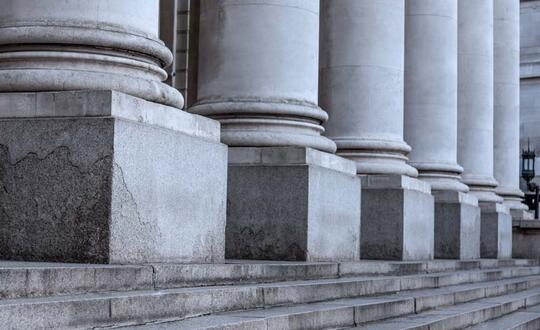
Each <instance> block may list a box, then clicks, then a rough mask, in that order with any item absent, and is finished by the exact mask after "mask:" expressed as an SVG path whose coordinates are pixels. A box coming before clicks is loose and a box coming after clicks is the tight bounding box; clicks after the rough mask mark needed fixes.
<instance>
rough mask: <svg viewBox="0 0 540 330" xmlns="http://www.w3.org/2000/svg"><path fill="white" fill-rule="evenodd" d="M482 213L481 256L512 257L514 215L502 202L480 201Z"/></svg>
mask: <svg viewBox="0 0 540 330" xmlns="http://www.w3.org/2000/svg"><path fill="white" fill-rule="evenodd" d="M479 205H480V209H481V211H482V213H481V229H480V256H481V257H482V258H497V259H504V258H511V257H512V216H511V215H510V212H509V210H508V208H507V207H506V206H504V205H502V204H500V203H479Z"/></svg>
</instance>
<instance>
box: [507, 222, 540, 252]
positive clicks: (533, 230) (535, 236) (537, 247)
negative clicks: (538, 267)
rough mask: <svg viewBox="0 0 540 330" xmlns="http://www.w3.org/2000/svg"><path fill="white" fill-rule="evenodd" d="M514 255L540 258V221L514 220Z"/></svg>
mask: <svg viewBox="0 0 540 330" xmlns="http://www.w3.org/2000/svg"><path fill="white" fill-rule="evenodd" d="M512 256H513V257H516V258H525V257H527V256H530V258H535V259H539V258H540V221H538V220H523V221H514V224H513V227H512Z"/></svg>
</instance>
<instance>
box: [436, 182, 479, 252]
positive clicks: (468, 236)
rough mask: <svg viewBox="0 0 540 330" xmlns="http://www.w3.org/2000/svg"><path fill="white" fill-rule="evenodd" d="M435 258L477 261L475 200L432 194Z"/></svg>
mask: <svg viewBox="0 0 540 330" xmlns="http://www.w3.org/2000/svg"><path fill="white" fill-rule="evenodd" d="M433 196H434V197H435V258H440V259H478V258H480V208H479V207H478V199H477V198H476V197H475V196H474V195H471V194H466V193H462V192H457V191H436V192H434V193H433Z"/></svg>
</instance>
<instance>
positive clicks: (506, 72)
mask: <svg viewBox="0 0 540 330" xmlns="http://www.w3.org/2000/svg"><path fill="white" fill-rule="evenodd" d="M493 10H494V22H493V24H494V110H495V117H494V130H495V135H494V152H495V155H494V174H495V179H496V180H497V181H498V182H499V186H498V187H497V194H499V195H500V196H501V197H503V198H504V204H506V205H507V206H508V207H510V208H511V209H526V208H527V207H526V206H525V204H523V203H521V199H522V197H523V192H521V190H519V177H520V173H519V171H520V169H519V158H520V150H519V1H518V0H510V1H508V0H495V1H494V9H493Z"/></svg>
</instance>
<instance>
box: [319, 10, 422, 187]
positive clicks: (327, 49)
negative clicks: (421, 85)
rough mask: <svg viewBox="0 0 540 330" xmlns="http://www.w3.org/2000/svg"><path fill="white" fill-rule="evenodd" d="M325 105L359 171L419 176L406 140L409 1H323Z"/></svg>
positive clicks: (333, 133)
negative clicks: (404, 61) (409, 156)
mask: <svg viewBox="0 0 540 330" xmlns="http://www.w3.org/2000/svg"><path fill="white" fill-rule="evenodd" d="M321 8H322V9H321V10H322V12H321V60H320V79H321V82H320V104H321V106H322V107H323V108H324V109H326V110H327V111H328V113H329V116H330V119H329V121H328V123H327V124H326V125H325V127H326V129H327V132H326V136H328V137H330V138H331V139H332V140H333V141H335V142H336V144H337V147H338V151H337V153H338V154H339V155H340V156H344V157H347V158H349V159H352V160H354V161H355V162H356V164H357V172H358V174H400V175H408V176H413V177H415V176H417V175H418V172H417V170H416V169H415V168H413V167H412V166H410V165H408V164H407V160H408V158H407V154H408V153H409V152H410V151H411V148H410V146H409V145H408V144H406V143H405V142H404V141H403V66H404V63H403V55H404V28H405V16H404V13H405V4H404V1H403V0H343V1H334V0H323V1H322V6H321Z"/></svg>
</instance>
